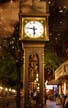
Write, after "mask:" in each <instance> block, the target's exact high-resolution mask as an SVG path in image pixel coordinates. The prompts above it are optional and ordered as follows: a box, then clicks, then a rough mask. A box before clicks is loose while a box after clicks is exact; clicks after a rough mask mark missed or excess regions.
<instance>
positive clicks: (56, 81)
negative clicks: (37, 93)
mask: <svg viewBox="0 0 68 108" xmlns="http://www.w3.org/2000/svg"><path fill="white" fill-rule="evenodd" d="M47 84H48V85H59V84H61V82H60V80H55V79H53V80H51V81H48V83H47Z"/></svg>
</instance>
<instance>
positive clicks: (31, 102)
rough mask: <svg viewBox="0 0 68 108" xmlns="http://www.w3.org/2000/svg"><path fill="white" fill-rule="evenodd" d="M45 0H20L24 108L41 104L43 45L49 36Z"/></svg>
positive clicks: (42, 90)
mask: <svg viewBox="0 0 68 108" xmlns="http://www.w3.org/2000/svg"><path fill="white" fill-rule="evenodd" d="M48 16H49V14H48V4H47V2H46V0H45V1H44V0H21V1H20V38H21V41H22V45H23V48H24V66H23V69H24V70H23V74H24V75H23V84H24V108H35V107H39V108H42V107H43V104H44V47H45V43H46V41H48V40H49V38H48Z"/></svg>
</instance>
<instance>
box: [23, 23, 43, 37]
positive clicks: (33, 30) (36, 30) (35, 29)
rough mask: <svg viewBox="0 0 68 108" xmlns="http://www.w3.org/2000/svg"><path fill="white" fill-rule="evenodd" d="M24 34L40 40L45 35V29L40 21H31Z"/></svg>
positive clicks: (27, 24)
mask: <svg viewBox="0 0 68 108" xmlns="http://www.w3.org/2000/svg"><path fill="white" fill-rule="evenodd" d="M24 32H25V34H26V35H27V36H29V37H32V38H38V37H40V36H41V35H42V34H43V32H44V27H43V24H42V23H41V22H39V21H29V22H28V23H26V24H25V27H24Z"/></svg>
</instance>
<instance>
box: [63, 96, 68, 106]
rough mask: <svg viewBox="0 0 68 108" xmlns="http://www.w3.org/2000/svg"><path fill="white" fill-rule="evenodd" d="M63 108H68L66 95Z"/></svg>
mask: <svg viewBox="0 0 68 108" xmlns="http://www.w3.org/2000/svg"><path fill="white" fill-rule="evenodd" d="M63 108H68V95H67V97H66V99H65V102H64V105H63Z"/></svg>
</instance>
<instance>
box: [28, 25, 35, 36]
mask: <svg viewBox="0 0 68 108" xmlns="http://www.w3.org/2000/svg"><path fill="white" fill-rule="evenodd" d="M27 29H32V30H33V34H34V35H35V34H36V32H35V31H36V30H37V28H36V27H35V26H33V27H28V28H27Z"/></svg>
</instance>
